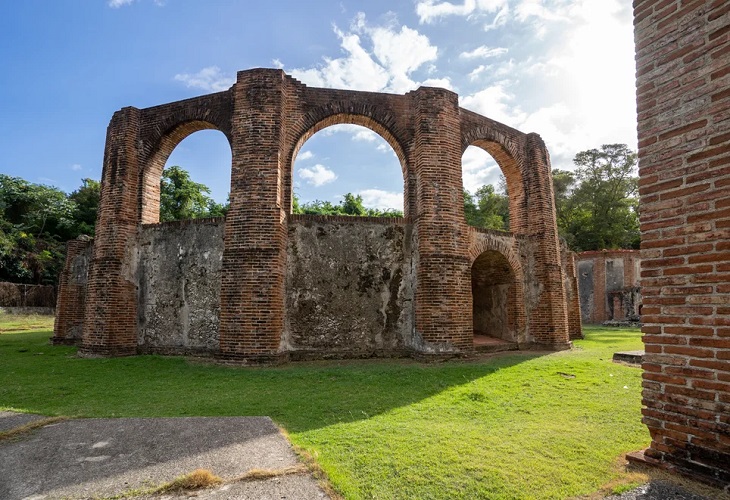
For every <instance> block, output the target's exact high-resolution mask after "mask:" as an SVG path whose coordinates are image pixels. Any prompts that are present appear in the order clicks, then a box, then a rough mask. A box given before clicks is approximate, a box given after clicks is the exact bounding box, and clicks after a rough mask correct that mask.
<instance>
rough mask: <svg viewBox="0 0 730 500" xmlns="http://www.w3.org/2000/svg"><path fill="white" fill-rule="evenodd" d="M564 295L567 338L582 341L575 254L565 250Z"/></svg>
mask: <svg viewBox="0 0 730 500" xmlns="http://www.w3.org/2000/svg"><path fill="white" fill-rule="evenodd" d="M564 253H565V266H564V268H565V279H566V282H565V283H566V285H565V286H566V290H565V295H566V297H567V299H568V336H569V337H570V340H575V339H582V338H584V336H583V327H582V325H581V321H580V295H579V294H578V276H576V272H575V253H574V252H571V251H570V250H568V249H567V247H566V248H565V252H564Z"/></svg>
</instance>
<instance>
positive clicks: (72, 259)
mask: <svg viewBox="0 0 730 500" xmlns="http://www.w3.org/2000/svg"><path fill="white" fill-rule="evenodd" d="M92 242H93V240H92V239H91V238H88V237H86V238H85V239H76V240H71V241H69V242H68V243H66V261H65V262H64V265H63V270H62V271H61V275H60V277H59V283H58V298H57V300H56V318H55V322H54V325H53V337H51V343H53V344H54V345H58V344H76V343H78V342H79V341H80V340H81V332H82V330H83V324H84V309H85V307H86V284H87V282H88V260H87V258H86V256H85V255H84V254H85V253H86V252H87V251H88V249H89V247H90V246H91V245H92Z"/></svg>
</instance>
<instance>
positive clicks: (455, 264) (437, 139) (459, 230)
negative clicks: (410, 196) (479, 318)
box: [410, 88, 473, 352]
mask: <svg viewBox="0 0 730 500" xmlns="http://www.w3.org/2000/svg"><path fill="white" fill-rule="evenodd" d="M410 95H412V98H413V100H414V108H415V110H416V113H415V116H416V123H415V176H416V183H417V186H418V188H417V190H416V191H417V196H418V197H417V201H416V218H415V226H416V233H417V242H418V243H417V245H418V246H417V249H418V250H417V252H418V256H417V267H416V276H417V281H416V283H417V284H416V292H415V300H416V306H415V324H416V332H417V333H418V334H420V336H421V337H422V339H423V340H424V341H425V342H426V343H431V345H430V346H429V345H428V344H426V347H425V351H426V352H430V351H439V350H442V351H454V350H461V351H470V350H472V349H473V331H472V297H471V264H470V259H469V255H468V248H469V242H468V234H467V225H466V223H465V219H464V198H463V194H462V181H461V131H460V118H459V107H458V99H457V96H456V94H454V93H453V92H449V91H447V90H443V89H436V88H419V89H418V90H416V91H415V92H413V93H412V94H410Z"/></svg>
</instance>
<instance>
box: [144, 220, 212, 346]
mask: <svg viewBox="0 0 730 500" xmlns="http://www.w3.org/2000/svg"><path fill="white" fill-rule="evenodd" d="M223 222H224V221H223V219H222V218H220V219H194V220H189V221H179V222H165V223H161V224H145V225H143V226H142V227H141V229H140V234H139V240H138V243H137V249H136V252H135V254H136V255H135V258H134V259H133V262H135V264H136V266H135V267H136V280H135V281H136V283H137V284H138V304H139V305H138V309H137V310H138V314H139V316H138V330H137V331H138V334H137V335H138V337H137V344H138V350H139V352H141V353H161V354H212V353H215V352H217V351H218V347H219V340H218V325H219V323H220V319H219V316H220V281H221V262H222V259H223Z"/></svg>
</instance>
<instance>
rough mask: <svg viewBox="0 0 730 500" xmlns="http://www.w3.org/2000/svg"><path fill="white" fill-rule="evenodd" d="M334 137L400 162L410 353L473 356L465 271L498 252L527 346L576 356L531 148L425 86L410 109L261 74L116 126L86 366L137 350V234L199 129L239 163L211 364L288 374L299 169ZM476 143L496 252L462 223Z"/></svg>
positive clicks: (536, 145) (90, 290)
mask: <svg viewBox="0 0 730 500" xmlns="http://www.w3.org/2000/svg"><path fill="white" fill-rule="evenodd" d="M340 123H354V124H359V125H363V126H366V127H368V128H370V129H371V130H373V131H374V132H376V133H378V134H380V135H381V136H382V137H383V138H384V139H385V140H386V141H388V143H389V144H390V145H391V146H392V147H393V149H394V151H395V152H396V155H397V156H398V158H399V160H400V162H401V167H402V172H403V185H404V192H405V196H404V208H405V212H406V219H407V220H408V221H409V224H411V225H412V229H413V238H412V241H413V245H414V251H413V255H412V262H413V269H414V272H415V275H416V279H415V288H414V292H413V295H414V300H413V303H414V304H413V305H412V306H411V307H413V322H412V324H413V325H414V326H413V327H412V328H413V330H412V331H411V332H409V333H408V335H409V338H413V339H417V340H414V342H413V344H412V347H413V349H414V350H417V351H419V352H422V353H431V354H440V353H443V352H447V353H451V354H463V353H469V352H471V351H472V350H473V328H474V324H473V318H472V306H473V304H472V266H473V264H474V262H475V261H476V260H477V259H478V257H479V255H480V253H482V252H485V251H495V250H496V251H499V252H503V255H504V257H505V258H506V261H507V262H509V265H510V267H511V271H512V272H513V273H514V274H515V277H517V276H522V277H523V279H517V278H516V280H515V282H514V288H513V289H512V290H511V291H510V296H511V297H513V298H512V299H511V301H510V304H512V305H511V306H510V307H508V314H509V315H510V316H511V317H510V318H509V321H510V324H511V325H512V327H513V328H514V329H515V330H516V331H517V332H518V333H519V335H521V338H522V339H523V342H524V343H527V344H531V345H539V346H541V347H544V348H549V349H565V348H568V347H569V346H570V342H569V331H568V327H569V313H568V309H569V308H568V305H567V296H568V295H569V289H568V288H566V286H565V282H566V279H567V276H568V274H569V273H566V269H565V266H563V265H562V264H561V252H560V245H559V241H558V235H557V226H556V223H555V208H554V205H553V195H552V183H551V177H550V159H549V155H548V153H547V149H546V148H545V144H544V143H543V141H542V140H541V139H540V137H539V136H538V135H536V134H524V133H522V132H519V131H517V130H515V129H511V128H509V127H507V126H505V125H502V124H500V123H497V122H494V121H493V120H490V119H489V118H486V117H483V116H479V115H477V114H475V113H472V112H469V111H466V110H463V109H461V108H459V106H458V96H457V95H456V94H454V93H453V92H450V91H448V90H444V89H436V88H428V87H423V88H420V89H418V90H415V91H413V92H409V93H407V94H405V95H393V94H380V93H372V92H355V91H344V90H333V89H318V88H309V87H307V86H306V85H303V84H301V83H300V82H298V81H296V80H294V79H293V78H291V77H289V76H287V75H285V74H284V73H283V72H282V71H280V70H271V69H253V70H247V71H241V72H239V73H238V79H237V82H236V84H235V85H234V86H233V87H231V89H230V90H228V91H224V92H219V93H216V94H210V95H207V96H201V97H196V98H192V99H187V100H185V101H179V102H175V103H169V104H164V105H161V106H155V107H152V108H147V109H136V108H131V107H130V108H124V109H122V110H121V111H118V112H117V113H115V114H114V116H113V118H112V121H111V123H110V124H109V128H108V131H107V145H106V150H105V155H104V170H103V174H102V195H101V203H100V210H99V215H98V219H97V234H96V241H95V243H94V246H93V255H92V258H91V263H90V270H89V282H88V287H87V299H86V307H85V317H84V324H83V327H84V332H83V341H82V345H81V352H82V353H85V354H102V355H126V354H133V353H135V352H137V351H138V350H139V347H138V337H139V331H138V320H139V318H140V314H141V315H142V316H143V317H144V315H145V314H146V313H145V311H144V309H143V310H141V311H140V304H139V294H138V290H137V288H138V286H139V283H137V282H136V281H135V280H136V276H138V268H139V266H140V263H139V256H140V255H141V252H140V249H139V248H138V247H139V244H140V234H141V233H140V227H141V224H144V223H154V222H156V221H157V217H158V215H157V213H158V211H159V187H158V186H159V178H160V175H161V173H162V168H163V166H164V164H165V161H166V159H167V158H168V156H169V155H170V153H171V152H172V150H173V149H174V147H175V146H176V145H177V144H178V143H179V142H180V141H181V140H183V139H184V138H185V137H186V136H187V135H189V134H191V133H193V132H195V131H197V130H202V129H216V130H219V131H221V132H222V133H223V134H225V135H226V137H227V138H228V140H229V143H230V145H231V152H232V168H231V195H230V196H231V208H230V211H229V213H228V215H227V217H226V219H225V222H224V248H223V256H222V269H221V281H220V344H219V345H220V349H219V353H218V355H219V357H220V358H223V359H228V360H233V361H237V362H256V361H263V362H270V361H276V360H279V359H281V358H282V357H283V356H284V349H283V347H282V333H283V331H284V328H285V321H286V320H287V309H286V303H285V296H286V283H285V272H286V268H287V253H286V249H287V244H288V238H289V220H290V219H289V213H290V211H291V189H292V165H293V163H294V159H295V158H296V154H297V152H298V151H299V148H300V147H301V146H302V144H303V143H304V142H305V141H306V140H307V139H308V138H309V137H311V136H312V134H314V133H316V132H317V131H318V130H321V129H323V128H325V127H327V126H330V125H334V124H340ZM472 144H474V145H477V146H479V147H482V148H484V149H485V150H487V151H489V152H490V154H492V156H493V157H494V158H495V159H496V161H497V162H498V163H499V165H500V167H501V168H502V170H503V172H504V173H505V176H506V179H507V184H508V187H509V192H510V213H511V216H510V217H511V221H512V226H513V234H510V233H507V234H508V235H509V236H508V239H509V241H510V242H511V243H510V244H507V245H502V246H499V245H500V244H498V245H497V246H495V247H490V246H488V245H487V246H483V245H482V246H479V245H480V244H482V243H485V242H486V241H487V240H489V238H486V239H485V238H484V237H483V236H478V235H479V234H481V233H478V232H475V231H474V230H473V228H470V227H469V226H468V225H467V224H466V221H465V218H464V213H463V196H462V178H461V156H462V153H463V152H464V150H465V149H466V148H467V147H468V146H469V145H472ZM528 193H529V196H528ZM490 241H491V240H490ZM495 241H496V240H495ZM518 241H520V242H524V244H522V243H520V244H517V242H518ZM477 250H478V251H477ZM528 284H529V286H528ZM521 297H522V298H526V299H529V300H522V299H521ZM64 311H65V309H64ZM62 314H66V312H63V313H62ZM409 324H410V323H409Z"/></svg>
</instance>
